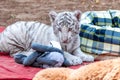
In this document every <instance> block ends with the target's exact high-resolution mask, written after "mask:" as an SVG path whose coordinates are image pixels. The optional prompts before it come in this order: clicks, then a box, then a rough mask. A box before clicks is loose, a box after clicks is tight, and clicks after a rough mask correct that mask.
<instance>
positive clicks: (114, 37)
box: [80, 10, 120, 54]
mask: <svg viewBox="0 0 120 80" xmlns="http://www.w3.org/2000/svg"><path fill="white" fill-rule="evenodd" d="M109 11H110V10H109ZM109 11H106V13H105V11H98V12H97V11H91V12H85V13H83V15H82V17H81V23H80V24H81V29H80V38H81V46H80V47H81V49H82V50H83V51H85V52H88V53H94V54H103V53H112V52H114V53H120V28H119V27H116V26H114V27H113V24H114V22H113V20H114V18H113V17H112V16H110V15H111V14H112V13H113V12H111V13H110V12H109ZM93 14H94V15H98V16H99V17H98V18H97V16H96V17H94V16H93ZM107 14H108V16H107ZM100 15H101V16H100ZM103 15H106V16H103ZM91 16H92V17H91ZM100 17H102V18H100ZM107 17H108V19H107ZM110 17H111V19H110ZM94 18H95V19H94ZM96 18H97V20H96ZM99 18H100V20H99ZM90 19H91V20H90ZM102 19H103V20H102ZM95 20H96V21H95ZM95 22H96V23H95ZM110 22H111V23H110Z"/></svg>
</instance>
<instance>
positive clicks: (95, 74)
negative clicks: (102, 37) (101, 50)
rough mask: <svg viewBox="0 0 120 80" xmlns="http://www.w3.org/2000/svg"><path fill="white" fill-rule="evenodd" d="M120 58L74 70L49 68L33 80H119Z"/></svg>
mask: <svg viewBox="0 0 120 80" xmlns="http://www.w3.org/2000/svg"><path fill="white" fill-rule="evenodd" d="M119 79H120V58H117V59H110V60H105V61H99V62H95V63H91V64H89V65H86V66H83V67H81V68H79V69H76V70H73V69H69V68H48V69H45V70H42V71H40V72H38V73H37V74H36V75H35V77H34V78H33V80H119Z"/></svg>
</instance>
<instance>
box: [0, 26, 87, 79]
mask: <svg viewBox="0 0 120 80" xmlns="http://www.w3.org/2000/svg"><path fill="white" fill-rule="evenodd" d="M4 29H5V28H4V27H0V32H2V31H3V30H4ZM85 64H88V63H85V62H84V63H83V64H82V65H85ZM80 66H81V65H78V66H71V67H69V68H72V69H76V68H79V67H80ZM40 70H42V69H41V68H34V67H25V66H23V65H21V64H18V63H15V61H14V59H13V58H11V57H10V56H9V55H8V54H5V53H0V80H32V78H33V77H34V75H35V74H36V73H37V72H38V71H40Z"/></svg>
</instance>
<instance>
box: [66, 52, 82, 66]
mask: <svg viewBox="0 0 120 80" xmlns="http://www.w3.org/2000/svg"><path fill="white" fill-rule="evenodd" d="M64 57H65V59H66V60H67V61H68V63H69V65H78V64H81V63H82V59H80V57H77V56H74V55H72V54H70V53H68V52H64Z"/></svg>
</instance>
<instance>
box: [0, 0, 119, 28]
mask: <svg viewBox="0 0 120 80" xmlns="http://www.w3.org/2000/svg"><path fill="white" fill-rule="evenodd" d="M119 5H120V0H0V26H8V25H10V24H12V23H14V22H16V21H21V20H22V21H23V20H25V21H40V22H43V23H45V24H50V21H49V16H48V13H49V12H50V11H51V10H55V11H56V12H60V11H65V10H69V11H74V10H81V11H82V12H85V11H91V10H108V9H118V10H119V9H120V6H119Z"/></svg>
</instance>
